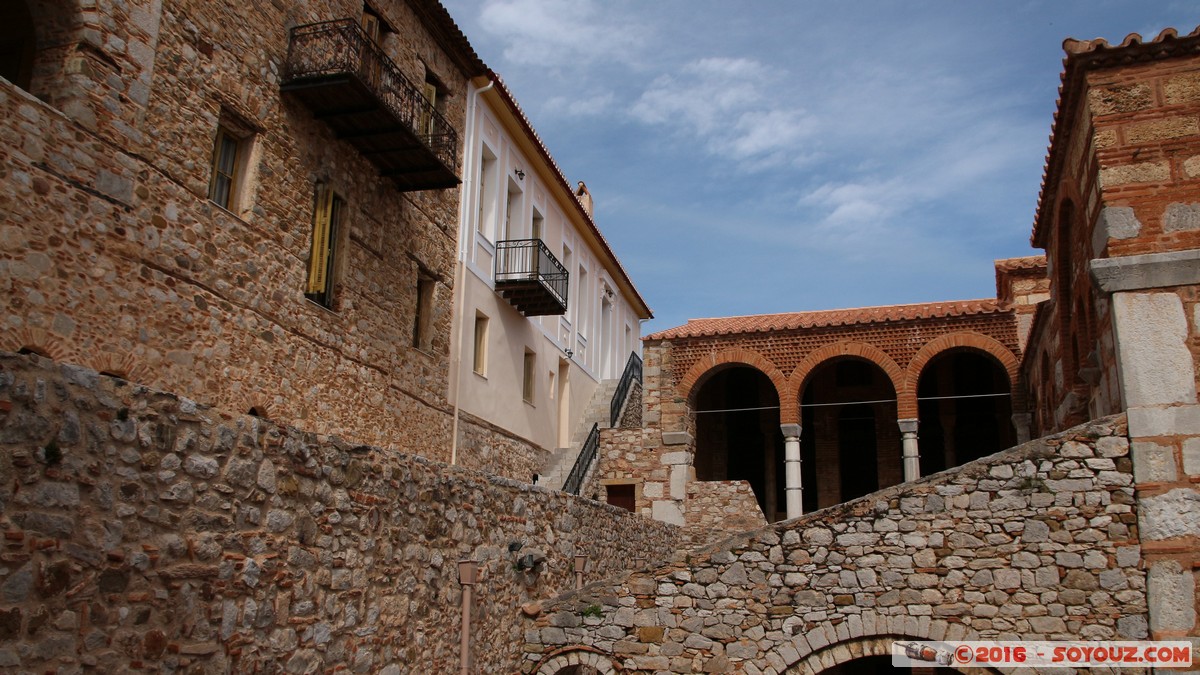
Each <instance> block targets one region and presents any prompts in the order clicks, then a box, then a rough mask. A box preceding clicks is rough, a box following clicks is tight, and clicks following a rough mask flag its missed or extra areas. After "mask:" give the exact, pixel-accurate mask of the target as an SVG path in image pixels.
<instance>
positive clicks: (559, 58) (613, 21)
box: [479, 0, 645, 69]
mask: <svg viewBox="0 0 1200 675" xmlns="http://www.w3.org/2000/svg"><path fill="white" fill-rule="evenodd" d="M479 20H480V25H481V26H482V27H483V29H484V30H486V31H488V32H489V33H493V34H495V35H497V36H498V37H500V38H501V39H502V40H504V41H505V43H506V44H505V47H504V57H505V59H507V60H509V61H511V62H513V63H517V64H527V65H542V66H545V65H548V64H555V65H557V66H559V67H562V68H568V69H569V68H570V67H571V65H572V62H574V61H580V60H582V61H585V62H586V61H594V60H599V59H605V60H619V61H620V60H626V59H627V58H629V56H630V55H631V54H632V53H633V52H635V51H636V50H637V48H638V46H639V45H640V44H641V43H642V41H643V38H644V37H645V31H644V29H643V28H642V27H640V26H639V25H637V24H634V23H628V22H625V21H622V20H621V15H620V14H617V13H613V12H609V11H605V10H604V9H603V8H600V7H598V6H597V4H596V3H595V2H594V1H593V0H491V1H489V2H487V3H486V4H484V6H483V8H482V10H481V12H480V19H479Z"/></svg>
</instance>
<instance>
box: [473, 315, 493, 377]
mask: <svg viewBox="0 0 1200 675" xmlns="http://www.w3.org/2000/svg"><path fill="white" fill-rule="evenodd" d="M489 322H490V319H488V317H487V315H486V314H482V313H480V312H476V313H475V333H474V336H475V340H474V345H475V350H474V352H473V353H472V355H471V371H472V372H474V373H475V374H476V375H478V376H480V377H485V378H486V377H487V365H488V364H487V362H488V330H489V327H488V324H489Z"/></svg>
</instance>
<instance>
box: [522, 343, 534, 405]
mask: <svg viewBox="0 0 1200 675" xmlns="http://www.w3.org/2000/svg"><path fill="white" fill-rule="evenodd" d="M536 366H537V356H536V355H535V354H534V353H533V352H531V351H529V350H528V349H526V350H525V367H524V368H523V369H522V377H521V398H523V399H525V402H526V403H533V373H534V368H535V367H536Z"/></svg>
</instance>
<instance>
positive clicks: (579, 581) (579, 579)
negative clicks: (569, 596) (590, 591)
mask: <svg viewBox="0 0 1200 675" xmlns="http://www.w3.org/2000/svg"><path fill="white" fill-rule="evenodd" d="M586 567H587V554H585V553H576V554H575V588H576V589H580V588H583V570H584V568H586Z"/></svg>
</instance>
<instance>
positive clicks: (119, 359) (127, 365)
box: [83, 352, 153, 384]
mask: <svg viewBox="0 0 1200 675" xmlns="http://www.w3.org/2000/svg"><path fill="white" fill-rule="evenodd" d="M83 365H85V366H87V367H88V368H91V369H92V370H94V371H96V372H97V373H101V374H106V375H115V376H116V377H119V378H121V379H122V380H128V381H129V382H136V383H138V384H150V383H151V373H152V372H153V371H151V370H150V368H148V367H147V366H146V365H145V364H143V363H142V362H141V360H140V359H138V358H137V357H136V356H134V355H133V354H128V353H125V354H118V353H116V352H100V353H99V354H96V355H95V356H93V357H92V358H90V359H88V360H87V363H85V364H83Z"/></svg>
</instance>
